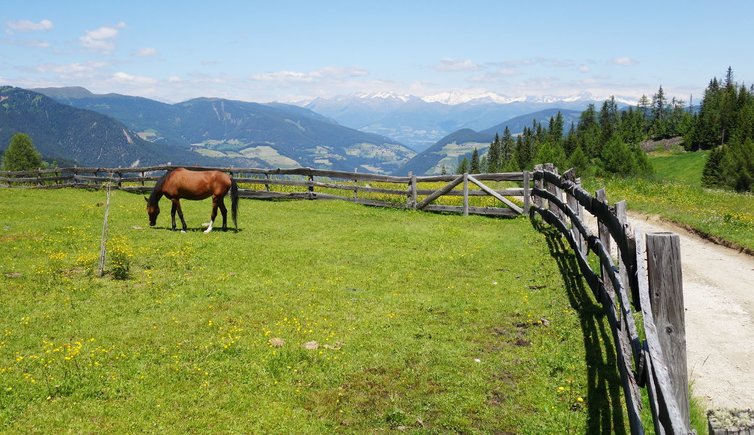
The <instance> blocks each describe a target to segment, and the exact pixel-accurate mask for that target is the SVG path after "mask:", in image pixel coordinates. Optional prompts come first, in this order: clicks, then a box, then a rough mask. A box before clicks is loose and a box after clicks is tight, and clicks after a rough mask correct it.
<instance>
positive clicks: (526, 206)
mask: <svg viewBox="0 0 754 435" xmlns="http://www.w3.org/2000/svg"><path fill="white" fill-rule="evenodd" d="M530 178H531V172H529V171H524V181H523V188H524V214H526V215H528V214H529V209H530V208H531V188H530V186H529V183H530Z"/></svg>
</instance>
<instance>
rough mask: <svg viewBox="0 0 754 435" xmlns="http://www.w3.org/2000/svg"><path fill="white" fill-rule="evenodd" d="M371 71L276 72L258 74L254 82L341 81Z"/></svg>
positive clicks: (338, 69)
mask: <svg viewBox="0 0 754 435" xmlns="http://www.w3.org/2000/svg"><path fill="white" fill-rule="evenodd" d="M368 75H369V71H367V70H365V69H363V68H340V67H325V68H321V69H318V70H314V71H308V72H302V71H275V72H270V73H262V74H256V75H254V76H252V77H251V79H252V80H255V81H260V82H278V83H289V84H292V83H313V82H315V81H330V80H341V79H344V78H349V77H350V78H356V77H366V76H368Z"/></svg>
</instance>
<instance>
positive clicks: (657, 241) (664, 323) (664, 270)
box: [637, 233, 689, 422]
mask: <svg viewBox="0 0 754 435" xmlns="http://www.w3.org/2000/svg"><path fill="white" fill-rule="evenodd" d="M637 243H639V241H637ZM647 273H648V275H649V299H650V305H651V308H652V315H653V317H654V321H655V325H657V333H658V335H659V341H660V347H661V348H662V353H663V356H664V357H665V363H666V364H667V369H668V374H669V376H670V380H671V384H672V387H673V395H674V396H675V399H676V402H677V403H678V407H679V408H680V412H681V415H682V417H683V419H684V421H686V422H688V421H689V396H688V384H689V380H688V371H687V362H686V326H685V325H686V324H685V319H684V305H683V280H682V274H681V241H680V238H679V237H678V234H674V233H651V234H647Z"/></svg>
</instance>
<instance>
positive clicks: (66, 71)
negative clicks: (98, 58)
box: [37, 61, 109, 76]
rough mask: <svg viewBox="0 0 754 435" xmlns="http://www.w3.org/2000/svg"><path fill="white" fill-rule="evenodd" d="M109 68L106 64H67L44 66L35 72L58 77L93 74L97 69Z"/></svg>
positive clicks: (40, 66)
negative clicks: (54, 74)
mask: <svg viewBox="0 0 754 435" xmlns="http://www.w3.org/2000/svg"><path fill="white" fill-rule="evenodd" d="M106 66H109V64H108V63H107V62H93V61H92V62H85V63H78V62H74V63H69V64H64V65H56V64H44V65H39V66H38V67H37V71H39V72H41V73H49V72H52V73H56V74H60V75H77V76H80V75H83V74H89V73H93V72H95V71H97V70H99V69H102V68H104V67H106Z"/></svg>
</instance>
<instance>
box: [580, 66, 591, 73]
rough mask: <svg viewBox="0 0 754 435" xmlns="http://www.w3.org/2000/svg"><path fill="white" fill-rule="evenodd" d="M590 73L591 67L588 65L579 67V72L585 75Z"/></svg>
mask: <svg viewBox="0 0 754 435" xmlns="http://www.w3.org/2000/svg"><path fill="white" fill-rule="evenodd" d="M589 71H590V69H589V66H588V65H584V64H582V65H579V72H580V73H584V74H586V73H588V72H589Z"/></svg>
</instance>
